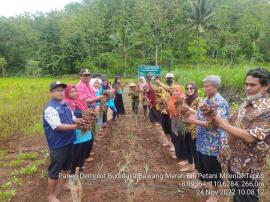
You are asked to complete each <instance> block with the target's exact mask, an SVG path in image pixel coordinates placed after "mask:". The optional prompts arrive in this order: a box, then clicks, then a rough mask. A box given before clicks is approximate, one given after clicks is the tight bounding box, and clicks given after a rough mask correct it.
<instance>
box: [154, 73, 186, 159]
mask: <svg viewBox="0 0 270 202" xmlns="http://www.w3.org/2000/svg"><path fill="white" fill-rule="evenodd" d="M167 78H168V79H167V81H168V82H167V84H172V85H171V86H167V85H165V84H163V83H161V82H160V81H159V80H157V84H158V85H159V86H161V87H163V88H164V89H165V90H166V91H168V92H169V93H170V94H171V97H170V100H169V114H170V120H171V132H172V133H171V141H172V143H173V145H174V149H172V150H171V151H172V152H174V153H175V154H173V155H172V158H174V159H178V160H180V162H179V163H181V162H183V161H185V160H186V152H185V149H184V136H183V134H182V131H181V130H179V129H182V126H181V125H180V122H179V120H178V115H177V111H176V106H175V101H176V100H177V99H178V98H180V97H181V98H183V97H184V93H183V90H182V87H181V86H180V85H176V84H173V74H171V73H169V74H167ZM171 79H172V80H171ZM173 150H175V151H173ZM179 163H178V164H179Z"/></svg>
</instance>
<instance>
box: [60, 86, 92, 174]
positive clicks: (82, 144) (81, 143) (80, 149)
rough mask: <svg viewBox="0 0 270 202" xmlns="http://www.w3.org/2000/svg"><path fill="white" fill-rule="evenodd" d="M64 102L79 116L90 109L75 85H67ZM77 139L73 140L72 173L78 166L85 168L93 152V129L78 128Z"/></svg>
mask: <svg viewBox="0 0 270 202" xmlns="http://www.w3.org/2000/svg"><path fill="white" fill-rule="evenodd" d="M64 102H65V103H66V104H68V106H69V107H70V108H71V110H72V111H73V113H74V115H75V116H76V117H77V118H82V112H83V111H86V110H88V107H87V105H86V103H85V102H83V101H82V100H81V99H79V98H78V97H77V89H76V87H75V86H74V85H67V87H66V88H65V98H64ZM75 134H76V136H75V140H74V142H73V154H72V159H73V160H72V167H71V174H75V169H76V167H79V168H80V170H82V169H83V165H84V161H85V159H88V158H89V157H90V156H89V152H91V149H90V148H89V147H90V141H91V139H92V133H91V131H85V132H84V133H83V132H82V130H81V129H76V131H75Z"/></svg>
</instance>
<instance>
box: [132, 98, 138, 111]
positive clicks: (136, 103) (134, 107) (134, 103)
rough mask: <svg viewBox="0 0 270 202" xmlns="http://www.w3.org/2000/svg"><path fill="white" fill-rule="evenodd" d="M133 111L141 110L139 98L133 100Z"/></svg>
mask: <svg viewBox="0 0 270 202" xmlns="http://www.w3.org/2000/svg"><path fill="white" fill-rule="evenodd" d="M132 111H133V112H134V113H135V114H138V112H139V100H132Z"/></svg>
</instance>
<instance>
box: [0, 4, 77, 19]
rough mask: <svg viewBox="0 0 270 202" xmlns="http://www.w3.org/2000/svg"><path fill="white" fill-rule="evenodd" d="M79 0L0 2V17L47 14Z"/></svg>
mask: <svg viewBox="0 0 270 202" xmlns="http://www.w3.org/2000/svg"><path fill="white" fill-rule="evenodd" d="M80 1H81V0H0V16H5V17H9V16H16V15H20V14H23V13H24V12H31V13H35V12H36V11H42V12H48V11H50V10H52V9H57V10H60V9H63V8H64V7H65V5H66V4H68V3H70V2H80Z"/></svg>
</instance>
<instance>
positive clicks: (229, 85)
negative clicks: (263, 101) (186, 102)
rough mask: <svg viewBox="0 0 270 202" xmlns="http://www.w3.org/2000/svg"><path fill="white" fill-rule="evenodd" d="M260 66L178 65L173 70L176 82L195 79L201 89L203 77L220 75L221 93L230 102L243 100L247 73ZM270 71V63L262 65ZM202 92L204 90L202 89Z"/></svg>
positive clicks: (182, 83)
mask: <svg viewBox="0 0 270 202" xmlns="http://www.w3.org/2000/svg"><path fill="white" fill-rule="evenodd" d="M257 67H258V66H256V65H254V66H250V65H236V66H231V67H225V66H218V65H201V66H197V67H196V65H185V66H183V65H181V66H176V67H175V68H174V69H173V70H172V71H171V72H173V73H174V75H175V79H176V82H177V83H179V84H181V85H183V86H184V85H185V83H186V82H187V81H195V82H196V83H197V85H198V87H199V88H200V89H202V87H203V86H202V85H203V82H202V81H203V79H204V78H205V77H206V76H208V75H219V76H220V78H221V90H220V91H221V93H222V94H224V96H225V98H227V99H228V101H229V102H230V103H232V102H241V98H243V97H244V96H245V94H244V80H245V76H246V73H247V72H248V70H250V69H254V68H257ZM260 67H264V68H266V69H268V70H269V71H270V65H269V64H268V65H261V66H260ZM166 73H168V71H166V70H163V71H162V75H161V76H162V78H165V75H166ZM200 94H203V93H202V90H201V91H200Z"/></svg>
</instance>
